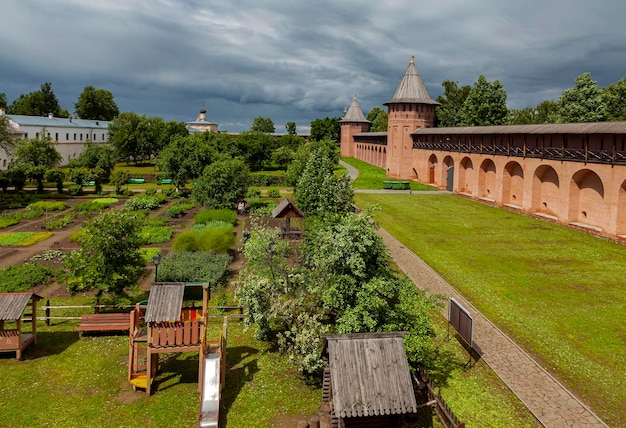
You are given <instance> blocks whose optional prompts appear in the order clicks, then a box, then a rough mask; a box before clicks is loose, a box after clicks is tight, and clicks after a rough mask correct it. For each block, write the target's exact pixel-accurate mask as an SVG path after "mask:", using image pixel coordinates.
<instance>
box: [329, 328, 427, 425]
mask: <svg viewBox="0 0 626 428" xmlns="http://www.w3.org/2000/svg"><path fill="white" fill-rule="evenodd" d="M405 334H407V333H406V332H392V333H358V334H335V335H326V336H324V338H325V339H326V346H327V351H328V361H329V366H330V376H331V388H332V396H333V399H332V404H333V409H334V411H335V414H336V415H337V416H339V417H341V418H349V417H361V416H378V415H394V414H405V413H415V412H416V411H417V403H416V401H415V393H414V391H413V384H412V382H411V374H410V372H409V364H408V362H407V359H406V352H405V350H404V343H403V341H402V337H403V336H404V335H405Z"/></svg>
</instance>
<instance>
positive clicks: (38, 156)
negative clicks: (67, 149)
mask: <svg viewBox="0 0 626 428" xmlns="http://www.w3.org/2000/svg"><path fill="white" fill-rule="evenodd" d="M13 155H14V156H15V159H14V162H16V163H20V164H22V165H25V166H26V167H27V173H26V174H27V175H28V176H29V177H30V178H32V179H33V180H35V181H36V182H37V192H39V193H41V192H42V191H43V179H44V175H45V173H46V170H47V169H50V168H52V167H54V166H57V165H58V164H59V163H61V155H60V154H59V152H58V151H57V149H56V148H55V146H54V143H53V142H52V140H51V139H50V137H48V136H47V135H46V132H45V129H44V130H43V132H42V133H41V138H29V139H24V140H20V141H19V142H18V143H17V145H16V147H15V151H14V153H13Z"/></svg>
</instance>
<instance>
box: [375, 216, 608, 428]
mask: <svg viewBox="0 0 626 428" xmlns="http://www.w3.org/2000/svg"><path fill="white" fill-rule="evenodd" d="M379 233H380V235H381V236H382V238H383V241H384V242H385V245H386V246H387V248H388V249H389V252H390V254H391V256H392V257H393V259H394V260H395V262H396V263H397V265H398V267H400V269H402V270H403V271H404V272H405V273H406V275H407V276H408V277H409V278H411V280H412V281H413V283H414V284H416V285H417V286H418V287H419V288H421V289H428V290H430V292H432V293H439V294H443V295H444V296H446V297H448V298H450V297H454V298H455V299H456V300H457V301H458V302H459V303H460V304H461V305H463V306H464V307H465V308H466V309H467V310H468V311H470V314H471V315H472V317H473V332H472V341H473V342H474V345H475V348H477V349H478V351H479V354H480V356H481V358H482V359H483V360H484V361H485V362H486V363H487V364H488V365H489V367H491V369H492V370H493V371H494V372H495V373H496V374H497V375H498V377H500V379H501V380H502V381H503V382H504V383H505V384H506V385H507V386H508V387H509V388H510V389H511V391H513V393H515V395H517V397H518V398H519V399H520V400H521V401H522V402H523V403H524V405H525V406H526V407H527V408H528V410H530V412H531V413H532V414H533V415H535V417H536V418H537V420H538V421H539V422H540V423H541V424H542V425H543V426H545V427H555V428H557V427H607V425H606V424H605V423H604V422H603V421H602V420H601V419H600V418H599V417H598V416H596V415H595V414H594V413H593V412H592V411H591V409H589V408H588V407H587V406H585V404H583V403H582V402H581V401H580V400H578V399H577V398H576V397H575V396H574V395H573V394H572V393H571V392H570V391H569V390H568V389H567V388H565V387H564V386H563V385H562V384H561V383H559V382H558V381H557V380H556V379H555V378H554V377H553V376H552V375H550V373H548V372H547V371H546V370H544V369H543V368H542V367H541V366H540V365H539V364H538V363H537V362H536V361H535V360H534V359H532V357H530V355H528V354H527V353H526V352H524V351H523V350H522V349H521V348H520V347H519V346H517V345H516V344H515V343H514V342H513V341H512V340H511V339H509V337H508V336H506V335H505V334H504V333H503V332H502V331H500V330H499V329H498V328H497V327H496V326H494V325H493V324H492V323H491V322H490V321H489V320H488V319H487V318H485V316H484V315H482V314H481V313H480V312H479V311H478V310H476V308H474V307H473V306H472V305H471V304H470V303H469V302H468V301H467V300H465V299H464V298H463V297H462V296H461V295H460V294H459V293H457V292H456V290H454V288H452V287H451V286H450V285H449V284H448V283H447V282H446V281H445V280H444V279H443V278H441V277H440V276H439V275H438V274H437V273H436V272H435V271H434V270H432V269H431V268H430V266H428V265H427V264H426V263H425V262H424V261H423V260H422V259H420V258H419V257H418V256H417V255H415V254H414V253H413V252H411V251H410V250H409V249H407V248H406V247H404V245H402V243H401V242H400V241H398V240H397V239H396V238H395V237H393V236H392V235H391V234H390V233H388V232H387V231H386V230H384V229H382V228H379ZM444 314H445V316H446V318H447V309H446V310H445V311H444Z"/></svg>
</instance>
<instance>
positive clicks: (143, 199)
mask: <svg viewBox="0 0 626 428" xmlns="http://www.w3.org/2000/svg"><path fill="white" fill-rule="evenodd" d="M163 202H165V197H164V196H163V195H162V194H161V195H145V194H144V195H139V196H135V197H133V198H130V199H129V200H127V201H126V205H125V206H126V208H128V209H129V210H132V211H137V210H155V209H157V208H158V207H159V206H160V205H161V204H162V203H163Z"/></svg>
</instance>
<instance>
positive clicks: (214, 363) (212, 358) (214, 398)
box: [199, 354, 220, 428]
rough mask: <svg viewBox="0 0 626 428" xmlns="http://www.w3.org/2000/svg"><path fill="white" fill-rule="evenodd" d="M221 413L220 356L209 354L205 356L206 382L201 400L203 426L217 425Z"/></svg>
mask: <svg viewBox="0 0 626 428" xmlns="http://www.w3.org/2000/svg"><path fill="white" fill-rule="evenodd" d="M219 413H220V356H219V354H208V355H206V356H205V357H204V384H203V385H202V397H201V402H200V421H199V426H200V427H201V428H212V427H217V422H218V421H219Z"/></svg>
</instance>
